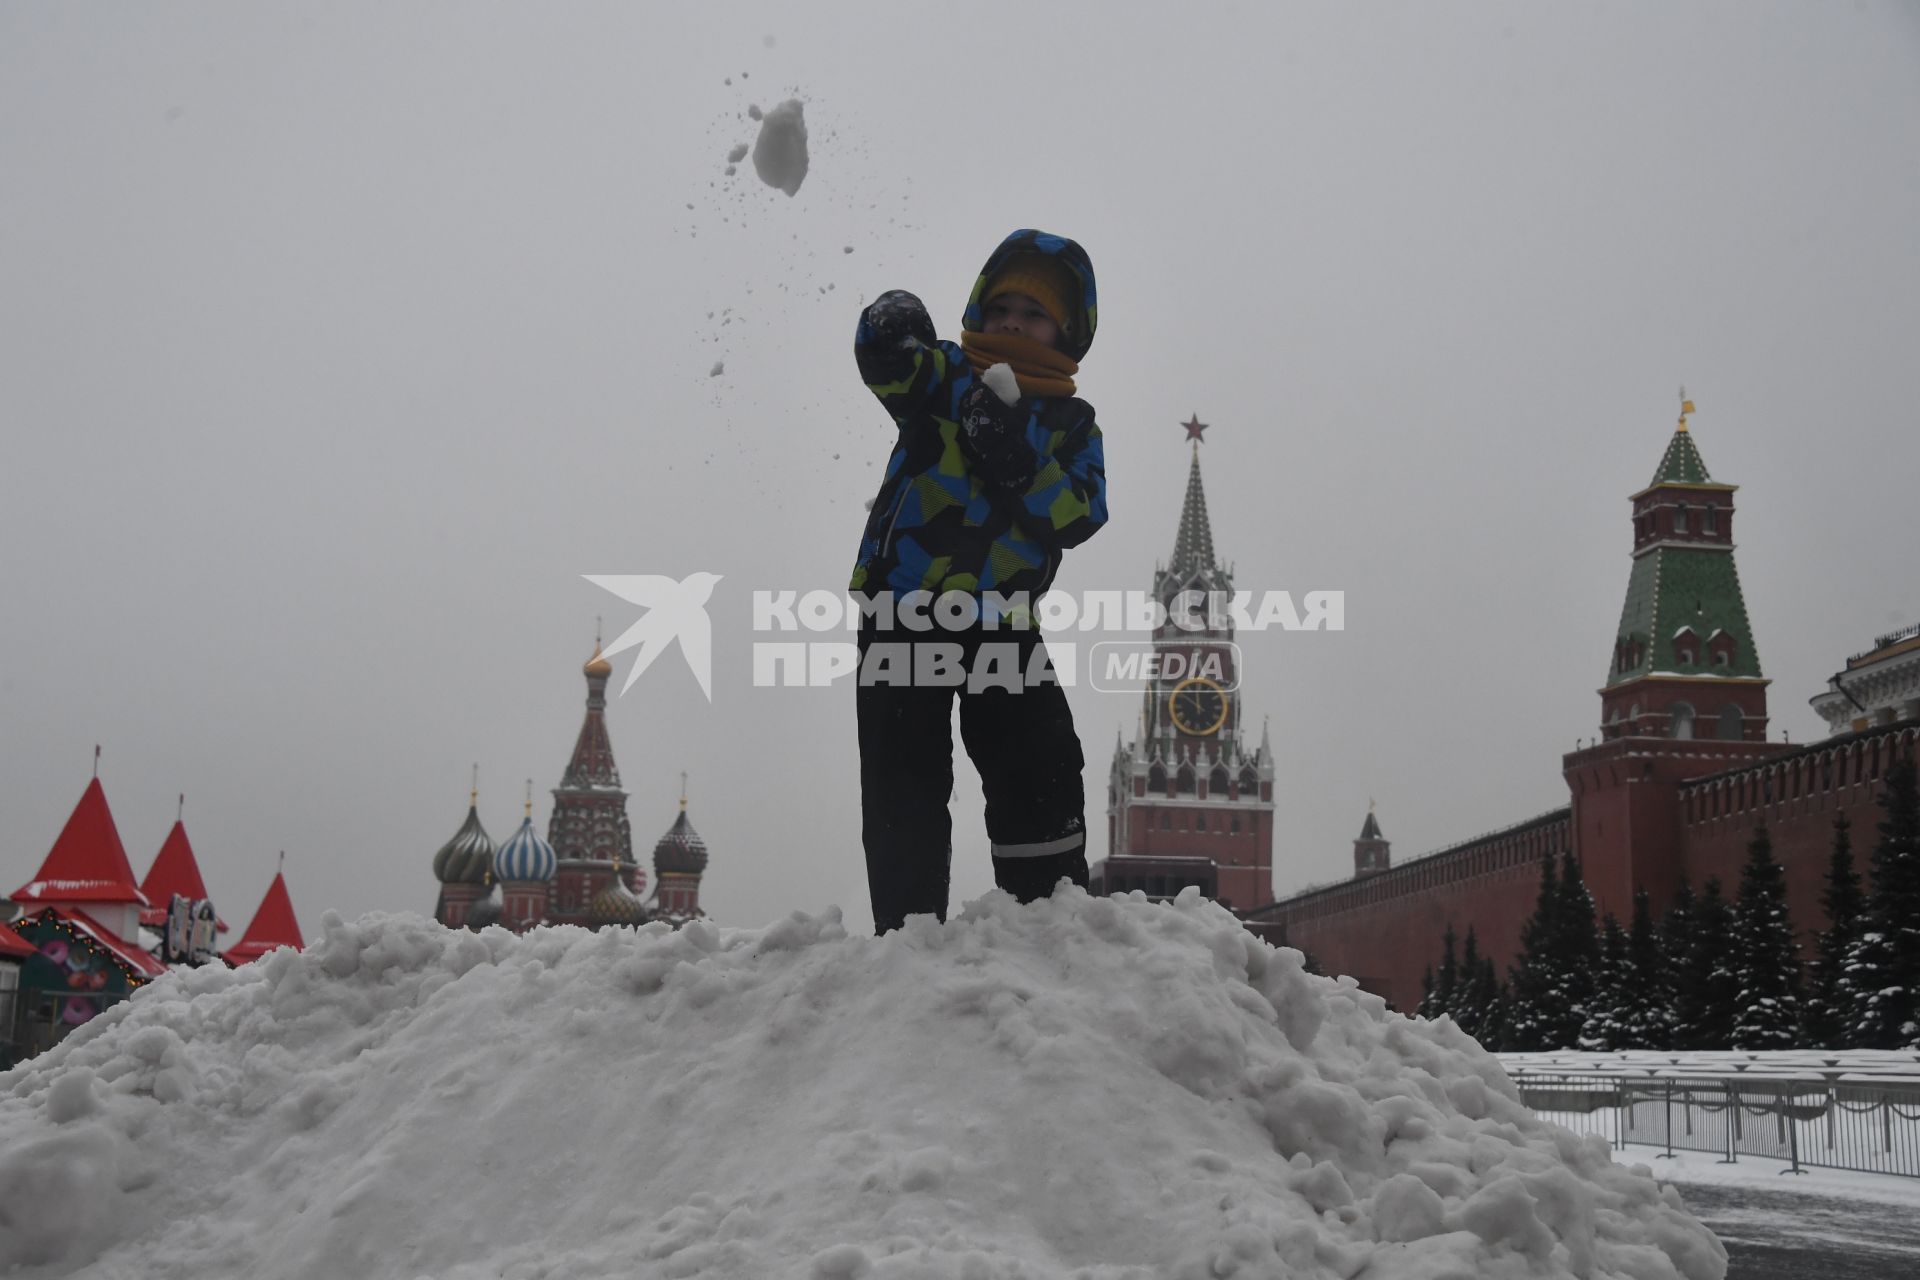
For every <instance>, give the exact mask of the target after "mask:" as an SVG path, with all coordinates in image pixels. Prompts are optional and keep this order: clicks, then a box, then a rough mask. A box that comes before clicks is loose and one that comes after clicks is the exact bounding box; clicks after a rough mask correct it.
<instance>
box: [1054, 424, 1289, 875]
mask: <svg viewBox="0 0 1920 1280" xmlns="http://www.w3.org/2000/svg"><path fill="white" fill-rule="evenodd" d="M1181 425H1182V426H1183V427H1184V428H1185V429H1186V432H1187V439H1188V440H1190V441H1192V444H1193V447H1192V454H1191V460H1190V462H1189V464H1188V468H1187V494H1186V500H1185V501H1184V502H1183V503H1182V505H1181V508H1180V526H1179V529H1178V530H1177V531H1176V533H1175V535H1174V542H1173V556H1172V558H1171V559H1170V560H1169V561H1168V562H1167V563H1166V564H1165V565H1164V566H1155V568H1154V574H1153V596H1154V598H1155V599H1156V600H1158V601H1159V602H1160V604H1161V605H1162V606H1163V607H1164V608H1165V610H1166V612H1167V615H1168V616H1167V620H1166V621H1165V622H1163V623H1162V624H1161V625H1160V626H1159V628H1158V629H1156V630H1155V631H1154V633H1153V641H1152V659H1153V660H1152V661H1151V663H1150V664H1149V668H1150V675H1149V678H1148V682H1147V688H1146V692H1145V694H1144V696H1143V697H1142V700H1141V708H1140V722H1139V727H1138V730H1137V732H1136V734H1135V736H1134V740H1133V741H1132V742H1131V743H1128V744H1125V745H1122V744H1121V743H1120V742H1119V741H1118V739H1117V738H1116V740H1115V742H1114V753H1113V766H1112V769H1111V771H1110V772H1109V774H1108V780H1107V850H1108V853H1107V856H1106V858H1104V859H1103V860H1101V861H1099V862H1097V863H1095V864H1094V866H1093V867H1092V889H1093V892H1095V893H1124V892H1127V891H1129V890H1133V889H1141V890H1144V891H1145V892H1146V893H1147V894H1148V895H1149V896H1152V897H1172V896H1174V895H1175V894H1177V893H1179V891H1180V890H1181V889H1182V888H1185V887H1186V886H1188V885H1197V886H1198V887H1199V888H1200V890H1201V892H1203V893H1205V894H1206V895H1207V896H1208V897H1211V898H1215V899H1217V900H1218V901H1219V902H1220V903H1221V905H1223V906H1226V907H1228V908H1230V909H1237V910H1240V911H1245V910H1247V909H1249V908H1251V907H1255V906H1259V905H1260V904H1262V903H1266V902H1270V901H1272V900H1273V751H1272V748H1271V746H1270V744H1269V742H1268V740H1267V734H1266V730H1265V726H1264V725H1263V726H1262V729H1261V734H1260V745H1259V746H1258V747H1257V748H1249V747H1248V746H1247V743H1246V732H1245V722H1244V718H1243V712H1242V708H1241V704H1240V670H1239V649H1238V647H1237V646H1236V645H1235V644H1234V638H1233V637H1234V628H1233V619H1232V618H1231V617H1230V616H1228V614H1227V611H1226V610H1225V609H1224V608H1221V609H1213V610H1210V609H1209V608H1208V602H1209V601H1217V602H1224V601H1226V600H1228V599H1229V598H1230V597H1231V596H1232V594H1233V570H1232V567H1231V566H1229V565H1225V564H1222V563H1221V562H1220V561H1219V560H1218V559H1216V558H1215V556H1214V551H1213V528H1212V525H1211V523H1210V522H1209V520H1208V518H1207V495H1206V489H1205V487H1204V486H1203V485H1202V483H1201V480H1200V445H1201V443H1202V435H1201V433H1202V432H1204V431H1205V430H1207V424H1206V423H1204V422H1201V421H1200V420H1199V415H1197V414H1196V415H1194V417H1193V418H1192V420H1190V421H1188V422H1185V423H1182V424H1181ZM1181 620H1184V622H1182V621H1181Z"/></svg>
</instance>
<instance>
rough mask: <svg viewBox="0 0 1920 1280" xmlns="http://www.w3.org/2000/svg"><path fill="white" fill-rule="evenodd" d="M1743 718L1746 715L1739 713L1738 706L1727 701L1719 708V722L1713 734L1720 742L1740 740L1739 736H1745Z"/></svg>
mask: <svg viewBox="0 0 1920 1280" xmlns="http://www.w3.org/2000/svg"><path fill="white" fill-rule="evenodd" d="M1745 719H1746V717H1744V716H1743V715H1741V714H1740V708H1739V707H1736V706H1734V705H1733V704H1732V703H1731V702H1729V703H1728V704H1727V705H1726V706H1724V707H1722V708H1720V724H1719V727H1718V729H1717V730H1716V731H1715V733H1714V735H1713V736H1714V737H1716V738H1718V739H1720V741H1722V742H1738V741H1740V739H1741V738H1743V737H1744V736H1746V731H1745V728H1744V721H1745Z"/></svg>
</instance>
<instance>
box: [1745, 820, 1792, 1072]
mask: <svg viewBox="0 0 1920 1280" xmlns="http://www.w3.org/2000/svg"><path fill="white" fill-rule="evenodd" d="M1733 972H1734V979H1735V983H1736V986H1737V991H1736V994H1735V996H1734V1016H1733V1045H1734V1047H1735V1048H1736V1049H1791V1048H1794V1047H1795V1046H1796V1045H1797V1044H1798V1042H1799V1031H1800V944H1799V943H1798V942H1797V941H1795V939H1794V934H1793V920H1792V918H1791V917H1790V916H1789V915H1788V914H1787V878H1786V874H1785V873H1784V872H1783V871H1782V870H1781V869H1780V864H1779V863H1778V862H1776V861H1774V857H1773V837H1772V836H1771V835H1770V834H1769V833H1768V831H1767V824H1766V823H1765V822H1761V823H1760V824H1759V825H1758V826H1756V827H1755V828H1754V829H1753V838H1752V839H1751V840H1749V841H1748V842H1747V862H1746V866H1744V867H1743V868H1741V871H1740V896H1739V898H1738V899H1737V900H1736V903H1735V906H1734V913H1733Z"/></svg>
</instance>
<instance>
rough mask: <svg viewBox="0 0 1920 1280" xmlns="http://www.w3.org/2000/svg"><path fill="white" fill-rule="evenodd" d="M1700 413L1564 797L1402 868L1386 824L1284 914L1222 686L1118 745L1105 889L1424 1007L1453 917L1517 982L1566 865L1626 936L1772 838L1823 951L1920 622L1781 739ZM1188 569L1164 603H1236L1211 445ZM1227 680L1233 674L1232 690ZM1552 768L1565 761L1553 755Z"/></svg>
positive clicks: (1371, 818) (1880, 646)
mask: <svg viewBox="0 0 1920 1280" xmlns="http://www.w3.org/2000/svg"><path fill="white" fill-rule="evenodd" d="M1691 410H1692V405H1691V404H1688V405H1686V406H1685V408H1684V410H1683V412H1682V415H1681V418H1680V422H1679V424H1678V426H1677V427H1676V428H1675V430H1674V432H1673V434H1672V437H1671V438H1670V439H1669V440H1668V442H1667V446H1666V449H1665V451H1664V453H1663V454H1662V455H1661V456H1660V458H1659V460H1658V463H1657V464H1656V466H1655V468H1654V474H1653V478H1652V480H1651V481H1649V483H1648V484H1647V486H1646V487H1645V488H1643V489H1641V490H1640V491H1638V492H1637V493H1634V494H1632V495H1630V497H1629V504H1630V532H1631V540H1630V544H1629V550H1630V566H1629V571H1628V573H1627V575H1626V584H1625V600H1624V603H1623V605H1622V608H1621V614H1620V624H1619V627H1618V629H1617V632H1616V635H1615V638H1614V644H1613V652H1612V655H1611V660H1610V661H1609V663H1608V668H1607V672H1606V676H1605V680H1604V682H1603V684H1602V686H1601V688H1600V690H1599V694H1600V705H1599V707H1598V708H1597V711H1598V716H1597V719H1598V725H1597V728H1598V734H1597V737H1596V738H1595V740H1594V742H1593V743H1592V745H1590V746H1586V747H1583V748H1581V749H1580V750H1576V751H1574V752H1571V753H1569V754H1567V755H1565V756H1563V757H1562V758H1561V759H1560V760H1559V761H1558V762H1557V766H1555V767H1557V768H1558V770H1559V772H1560V774H1561V776H1562V777H1563V778H1564V779H1565V781H1566V785H1567V792H1568V803H1567V804H1565V805H1564V806H1562V807H1560V808H1557V809H1554V810H1551V811H1549V812H1547V813H1541V814H1533V815H1528V816H1522V817H1518V818H1516V819H1514V820H1511V821H1508V822H1506V823H1504V824H1501V825H1499V826H1498V827H1497V828H1496V829H1494V830H1491V831H1490V832H1489V833H1488V834H1485V835H1482V836H1478V837H1475V838H1474V839H1471V840H1467V841H1464V842H1462V843H1460V844H1456V845H1452V846H1449V847H1447V848H1443V849H1440V850H1438V851H1436V852H1432V853H1427V854H1424V855H1422V856H1420V857H1417V858H1412V859H1405V860H1402V861H1400V862H1399V863H1397V864H1396V863H1395V862H1394V860H1393V856H1392V845H1391V842H1390V841H1389V840H1388V839H1387V837H1386V834H1385V832H1384V830H1383V829H1382V827H1381V825H1380V823H1379V820H1378V818H1377V816H1376V815H1375V814H1373V813H1372V812H1369V813H1368V814H1367V815H1366V819H1365V822H1364V824H1363V826H1362V828H1361V832H1360V835H1359V837H1358V838H1357V839H1356V840H1355V841H1354V850H1353V857H1354V872H1353V876H1352V878H1350V879H1347V880H1343V881H1340V882H1338V883H1335V884H1330V885H1321V886H1317V887H1314V888H1310V889H1307V890H1304V891H1302V892H1298V893H1295V894H1292V895H1290V896H1288V897H1285V898H1281V899H1278V900H1275V899H1274V898H1273V894H1272V867H1273V856H1272V848H1273V844H1272V840H1273V812H1274V807H1275V805H1276V803H1277V802H1278V800H1279V798H1278V797H1276V796H1275V794H1274V790H1273V762H1272V757H1271V752H1270V749H1269V747H1268V745H1267V743H1266V741H1265V735H1264V734H1263V735H1262V742H1261V744H1260V746H1258V747H1256V748H1252V749H1249V748H1248V747H1247V746H1246V744H1245V741H1244V737H1243V733H1242V729H1241V725H1242V723H1243V721H1244V718H1245V717H1244V712H1243V709H1242V708H1241V706H1240V701H1239V695H1238V693H1237V691H1233V692H1228V691H1227V689H1232V688H1233V685H1237V681H1235V682H1233V684H1230V685H1227V686H1226V688H1224V689H1223V688H1215V689H1207V688H1205V687H1204V686H1205V685H1206V684H1207V682H1205V681H1192V680H1188V681H1182V682H1179V683H1177V684H1173V685H1156V686H1154V687H1151V688H1149V689H1148V690H1147V693H1146V703H1145V707H1144V709H1143V713H1142V716H1141V728H1140V732H1139V734H1138V735H1137V736H1136V738H1135V740H1134V741H1133V742H1132V743H1129V744H1116V746H1115V750H1114V755H1113V761H1112V765H1111V769H1110V772H1109V780H1108V788H1107V831H1108V850H1109V852H1108V856H1107V857H1106V858H1105V859H1103V860H1101V861H1099V862H1097V863H1096V864H1095V865H1094V867H1093V875H1092V880H1093V888H1094V891H1095V892H1097V893H1099V892H1104V893H1118V892H1126V891H1128V890H1133V889H1140V890H1144V891H1146V892H1147V893H1148V894H1149V895H1150V896H1155V897H1172V896H1173V895H1175V894H1177V893H1178V892H1179V891H1180V890H1181V889H1182V888H1184V887H1187V886H1189V885H1191V886H1197V887H1199V889H1200V890H1201V892H1203V893H1205V894H1207V895H1208V896H1210V897H1215V898H1217V899H1218V900H1219V901H1221V903H1222V904H1223V905H1225V906H1228V907H1229V908H1231V909H1232V910H1233V911H1234V912H1235V913H1236V914H1238V915H1239V916H1240V917H1241V918H1242V919H1243V920H1244V921H1246V923H1247V926H1248V928H1249V929H1251V930H1253V931H1254V932H1255V933H1257V934H1259V935H1260V936H1262V937H1264V938H1266V939H1268V940H1269V941H1272V942H1274V943H1276V944H1281V943H1284V944H1286V945H1290V946H1295V947H1299V948H1301V949H1303V950H1305V951H1307V952H1309V953H1311V954H1312V955H1313V957H1314V958H1315V959H1316V960H1317V961H1318V962H1319V964H1320V966H1321V968H1322V969H1324V971H1325V972H1327V973H1331V974H1350V975H1352V976H1353V977H1354V978H1356V979H1358V980H1359V982H1360V984H1361V985H1362V986H1363V987H1365V988H1366V989H1367V990H1369V991H1372V992H1375V993H1376V994H1379V995H1381V996H1384V997H1385V998H1386V999H1387V1000H1388V1001H1390V1002H1391V1003H1392V1004H1393V1005H1394V1006H1395V1007H1396V1008H1400V1009H1403V1010H1404V1009H1412V1008H1413V1007H1414V1005H1415V1004H1416V1003H1418V1001H1419V998H1420V994H1421V978H1422V975H1423V974H1424V973H1425V972H1426V970H1427V968H1428V967H1429V966H1430V965H1433V964H1435V963H1436V962H1437V961H1438V959H1439V956H1440V950H1441V945H1442V943H1441V938H1442V935H1443V934H1444V933H1445V931H1446V929H1447V927H1448V926H1449V925H1451V926H1452V927H1453V929H1454V931H1455V932H1456V934H1458V935H1459V936H1462V937H1464V936H1465V935H1466V933H1467V930H1468V929H1469V928H1471V929H1472V930H1474V932H1475V934H1476V935H1477V937H1478V940H1479V945H1480V949H1481V952H1482V953H1483V954H1485V955H1488V956H1490V957H1491V958H1492V960H1493V962H1494V964H1495V966H1496V967H1497V968H1499V969H1501V970H1502V971H1504V969H1505V968H1506V966H1507V965H1508V964H1509V963H1510V962H1511V961H1512V960H1513V959H1514V958H1515V957H1516V956H1517V955H1518V953H1519V950H1520V934H1521V930H1522V929H1523V927H1524V926H1525V924H1526V921H1527V919H1528V917H1529V916H1531V915H1532V913H1533V909H1534V904H1535V901H1536V899H1537V897H1538V894H1539V887H1540V867H1541V863H1542V861H1543V859H1544V858H1545V857H1546V856H1548V855H1549V854H1551V855H1554V856H1556V857H1557V856H1558V855H1559V854H1560V853H1562V852H1565V851H1571V852H1572V854H1573V856H1574V858H1575V859H1576V861H1577V862H1578V864H1579V866H1580V868H1581V873H1582V876H1583V877H1584V879H1585V880H1586V883H1587V887H1588V889H1589V890H1590V891H1591V892H1592V894H1593V896H1594V900H1595V904H1596V906H1597V908H1598V910H1599V911H1600V912H1601V913H1602V914H1604V913H1607V912H1611V913H1612V914H1613V915H1615V916H1616V917H1617V918H1619V919H1620V920H1621V921H1622V922H1623V923H1624V922H1625V921H1627V920H1628V919H1630V918H1631V916H1632V907H1633V894H1634V891H1635V890H1636V889H1637V888H1645V889H1646V890H1647V892H1648V894H1649V896H1650V897H1651V899H1652V906H1653V909H1654V911H1655V913H1656V915H1657V914H1659V913H1661V912H1663V911H1664V910H1665V909H1666V907H1667V905H1668V904H1669V903H1670V902H1671V901H1672V899H1673V897H1674V894H1675V892H1676V891H1677V890H1678V888H1679V887H1680V884H1681V883H1682V881H1683V880H1685V881H1687V882H1690V883H1691V884H1692V885H1693V886H1694V887H1696V888H1698V887H1699V886H1701V885H1703V884H1704V883H1705V882H1706V881H1707V880H1708V879H1709V878H1712V877H1718V878H1719V880H1720V881H1721V884H1722V885H1723V886H1724V887H1725V888H1726V889H1727V890H1728V892H1731V891H1732V890H1733V889H1734V887H1735V886H1736V885H1737V884H1738V881H1739V874H1740V867H1741V864H1742V863H1743V861H1744V860H1745V857H1746V850H1747V843H1748V841H1749V839H1750V838H1751V837H1752V834H1753V829H1754V827H1755V826H1756V825H1757V824H1758V823H1760V822H1762V821H1764V822H1766V824H1767V826H1768V828H1769V830H1770V832H1771V834H1772V838H1773V852H1774V856H1775V858H1776V859H1778V861H1779V862H1780V863H1781V864H1782V866H1783V868H1784V870H1785V875H1786V884H1787V893H1788V905H1789V909H1790V911H1791V913H1792V916H1793V922H1794V925H1795V927H1796V929H1797V930H1798V931H1799V933H1800V935H1801V939H1802V942H1803V944H1805V946H1806V948H1807V949H1806V951H1805V952H1804V954H1806V955H1811V954H1812V942H1813V937H1814V935H1815V934H1816V933H1817V932H1818V931H1819V930H1821V929H1822V928H1824V927H1825V925H1826V919H1825V914H1824V911H1823V909H1822V907H1821V905H1820V899H1821V894H1822V892H1823V890H1824V887H1825V886H1824V880H1823V876H1824V873H1825V870H1826V864H1827V858H1828V854H1829V852H1830V849H1831V841H1832V829H1833V822H1834V819H1835V817H1836V816H1837V815H1839V814H1842V813H1844V814H1846V816H1847V817H1848V818H1849V819H1850V820H1851V821H1852V822H1853V824H1854V827H1855V829H1856V830H1858V831H1861V832H1872V831H1873V830H1874V829H1875V824H1876V823H1877V822H1878V821H1879V817H1880V812H1879V808H1878V799H1879V794H1880V778H1881V776H1882V773H1883V772H1884V771H1885V769H1886V768H1887V767H1888V765H1889V764H1890V763H1891V761H1892V760H1893V759H1894V758H1895V753H1896V752H1899V751H1904V750H1910V749H1913V748H1914V746H1915V738H1916V735H1917V734H1920V628H1911V627H1910V628H1907V629H1905V630H1902V631H1897V632H1894V633H1892V634H1890V635H1886V636H1881V637H1879V638H1878V639H1877V640H1875V642H1874V644H1873V646H1872V647H1871V648H1870V649H1868V650H1867V651H1865V652H1863V653H1859V654H1856V655H1854V656H1853V657H1852V658H1850V659H1848V660H1847V662H1846V665H1845V666H1844V668H1843V669H1842V670H1840V671H1839V672H1838V673H1836V674H1835V675H1834V676H1833V677H1832V678H1831V679H1830V680H1829V681H1828V683H1827V688H1826V689H1825V690H1824V691H1822V692H1820V693H1819V694H1818V695H1816V696H1815V697H1814V698H1813V699H1812V702H1813V706H1814V709H1815V710H1816V711H1817V712H1818V713H1819V714H1820V715H1821V716H1822V718H1823V719H1825V720H1826V721H1827V723H1828V727H1829V729H1830V731H1831V736H1830V737H1828V738H1826V739H1825V740H1823V741H1821V742H1817V743H1813V744H1810V745H1794V744H1790V743H1786V742H1781V741H1769V739H1768V716H1767V693H1768V687H1769V685H1770V683H1771V682H1770V681H1769V680H1768V678H1767V677H1766V676H1765V675H1764V674H1763V673H1762V671H1761V668H1760V660H1759V653H1758V649H1757V647H1756V645H1755V641H1754V636H1753V630H1752V626H1751V623H1750V622H1749V620H1748V617H1747V607H1746V600H1745V598H1744V596H1743V595H1742V593H1741V589H1740V579H1739V574H1738V570H1737V567H1736V565H1735V560H1734V543H1733V522H1734V501H1733V497H1734V493H1735V492H1736V489H1737V486H1735V485H1731V484H1726V483H1722V482H1719V481H1716V480H1714V479H1713V477H1712V476H1711V475H1710V474H1709V472H1708V470H1707V466H1706V462H1705V460H1704V459H1703V458H1702V456H1701V453H1700V450H1699V446H1698V443H1697V442H1696V441H1695V439H1694V436H1693V433H1692V432H1691V431H1690V430H1689V429H1688V425H1687V418H1686V414H1687V413H1688V412H1691ZM1194 425H1195V424H1189V435H1190V436H1193V437H1194V438H1195V440H1196V443H1195V445H1194V455H1193V461H1192V464H1191V466H1190V469H1189V472H1188V478H1187V491H1186V497H1185V500H1184V503H1183V505H1182V509H1181V514H1180V521H1179V526H1178V530H1177V532H1176V536H1175V542H1174V553H1173V557H1172V559H1171V561H1170V562H1169V564H1168V565H1167V566H1165V567H1164V568H1158V569H1156V571H1155V575H1154V595H1155V597H1156V598H1157V599H1159V600H1160V601H1161V602H1162V604H1169V603H1170V602H1171V601H1172V600H1174V598H1175V597H1176V596H1178V595H1179V593H1181V592H1182V591H1188V590H1201V591H1209V590H1229V591H1230V590H1231V589H1232V583H1231V578H1230V576H1229V574H1228V573H1227V571H1226V570H1225V569H1224V568H1223V567H1222V565H1221V564H1220V563H1219V562H1218V561H1217V560H1216V559H1215V556H1214V552H1213V539H1212V533H1211V530H1210V528H1209V525H1208V519H1207V509H1206V497H1205V492H1204V488H1203V485H1202V481H1201V475H1200V462H1199V444H1198V439H1199V437H1198V433H1197V431H1195V430H1194ZM1232 639H1233V633H1232V629H1231V625H1230V624H1229V625H1226V626H1224V627H1219V628H1216V629H1215V630H1212V631H1207V632H1204V633H1201V634H1198V635H1196V634H1194V633H1191V632H1176V631H1173V630H1165V631H1163V632H1162V633H1159V634H1156V637H1155V642H1156V644H1164V645H1167V646H1170V647H1172V646H1178V647H1184V648H1191V647H1195V646H1204V647H1209V648H1212V649H1216V650H1218V651H1220V652H1223V653H1225V652H1228V650H1227V649H1226V646H1227V645H1229V644H1230V643H1231V641H1232ZM1223 683H1224V682H1223ZM1542 763H1543V767H1545V766H1546V762H1544V761H1543V762H1542Z"/></svg>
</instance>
